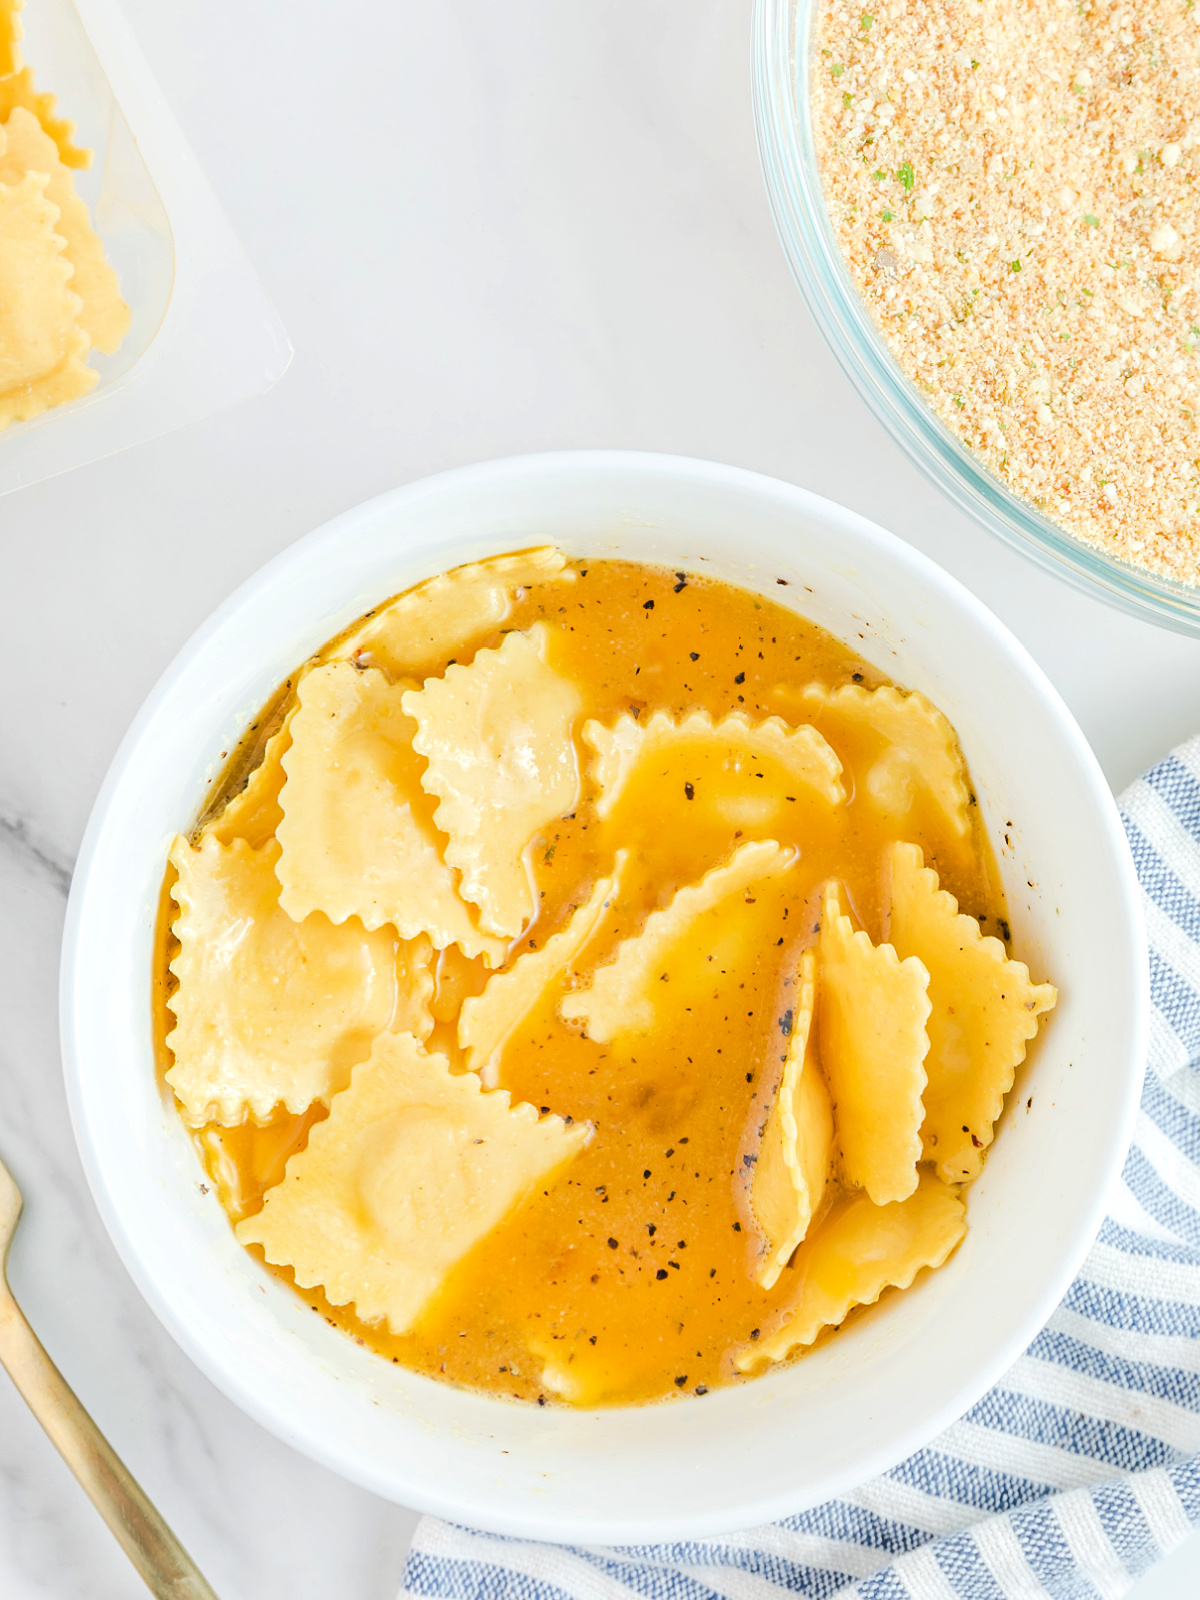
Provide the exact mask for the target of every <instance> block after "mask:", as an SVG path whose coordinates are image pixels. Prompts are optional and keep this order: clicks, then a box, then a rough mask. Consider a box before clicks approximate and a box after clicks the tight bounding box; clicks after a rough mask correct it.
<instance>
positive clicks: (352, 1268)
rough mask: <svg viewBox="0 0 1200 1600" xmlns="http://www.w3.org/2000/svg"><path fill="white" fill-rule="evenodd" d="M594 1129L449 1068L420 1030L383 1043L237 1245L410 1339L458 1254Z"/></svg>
mask: <svg viewBox="0 0 1200 1600" xmlns="http://www.w3.org/2000/svg"><path fill="white" fill-rule="evenodd" d="M591 1132H592V1130H591V1127H590V1125H589V1124H586V1123H574V1124H572V1125H571V1126H568V1125H567V1124H565V1123H564V1122H563V1120H562V1118H560V1117H555V1116H547V1117H541V1118H539V1116H538V1113H537V1111H536V1110H535V1109H534V1107H533V1106H530V1105H516V1106H514V1105H511V1104H510V1101H509V1095H508V1092H507V1090H504V1089H495V1090H490V1091H489V1090H486V1089H484V1088H483V1086H482V1084H481V1083H480V1081H479V1079H478V1077H477V1076H476V1075H475V1074H474V1073H471V1072H468V1073H457V1074H455V1073H452V1072H451V1071H450V1064H449V1062H448V1061H447V1060H446V1058H445V1056H443V1055H437V1054H427V1053H426V1051H425V1050H424V1049H423V1048H422V1046H421V1045H420V1043H419V1042H418V1041H417V1040H416V1039H415V1038H413V1036H412V1035H411V1034H406V1033H399V1034H395V1033H388V1034H382V1035H380V1037H379V1038H378V1039H377V1040H376V1042H375V1048H374V1050H373V1051H372V1053H371V1056H370V1058H369V1060H367V1061H364V1062H362V1063H361V1064H360V1065H358V1066H356V1067H355V1069H354V1074H353V1077H352V1079H351V1082H350V1087H349V1088H348V1089H345V1090H344V1091H343V1092H342V1093H341V1094H339V1095H336V1096H335V1097H334V1100H333V1105H332V1108H331V1110H330V1113H329V1117H328V1119H327V1120H326V1121H325V1122H321V1123H318V1124H317V1125H316V1126H315V1127H314V1128H313V1130H312V1132H311V1134H310V1135H309V1139H308V1145H307V1148H306V1149H305V1150H304V1151H302V1152H301V1154H299V1155H296V1156H293V1157H292V1159H291V1160H290V1161H289V1162H288V1164H287V1172H286V1175H285V1177H284V1179H283V1182H282V1183H280V1184H277V1185H276V1186H275V1188H273V1189H269V1190H268V1191H267V1195H266V1199H265V1201H264V1203H263V1208H262V1210H261V1211H260V1212H258V1213H257V1214H256V1215H255V1216H253V1217H247V1218H245V1219H243V1221H241V1222H239V1223H238V1225H237V1229H236V1232H237V1236H238V1238H239V1240H240V1241H241V1242H242V1243H243V1244H257V1245H261V1247H262V1249H263V1253H264V1254H265V1256H266V1258H267V1260H268V1261H270V1262H272V1263H273V1264H274V1265H276V1266H288V1267H291V1269H292V1271H293V1273H294V1275H295V1279H296V1282H297V1284H299V1285H300V1287H301V1288H304V1289H311V1288H314V1287H316V1286H317V1285H320V1286H321V1288H323V1289H324V1291H325V1294H326V1296H327V1297H328V1299H329V1300H330V1301H331V1302H332V1304H334V1305H337V1306H341V1305H347V1304H353V1306H354V1308H355V1312H356V1314H357V1315H358V1316H359V1317H360V1318H361V1319H362V1321H364V1322H384V1323H386V1324H387V1327H388V1329H389V1330H390V1331H391V1332H392V1333H393V1334H401V1333H406V1332H407V1331H408V1330H409V1329H410V1328H411V1327H412V1326H413V1324H414V1323H415V1322H416V1321H417V1319H418V1318H419V1317H420V1315H421V1312H422V1311H423V1309H424V1308H425V1306H426V1305H427V1304H428V1303H429V1301H430V1300H431V1299H432V1298H433V1296H434V1295H435V1294H436V1293H437V1291H438V1289H439V1287H440V1286H441V1284H442V1283H443V1282H444V1281H445V1279H446V1277H447V1275H448V1274H449V1273H450V1271H451V1270H452V1268H453V1267H454V1266H455V1265H456V1264H457V1263H458V1262H459V1261H460V1260H461V1259H462V1258H463V1256H465V1255H466V1254H467V1252H468V1251H469V1250H470V1249H472V1248H473V1246H475V1245H476V1244H478V1242H479V1241H480V1240H481V1239H482V1238H483V1237H484V1236H485V1235H486V1234H488V1233H490V1232H491V1230H492V1229H493V1228H495V1227H496V1226H497V1225H498V1224H499V1223H501V1222H502V1221H503V1220H504V1218H505V1217H506V1216H508V1215H509V1214H510V1213H511V1212H512V1211H514V1210H515V1209H516V1208H517V1206H519V1205H520V1204H521V1202H522V1201H523V1200H524V1199H525V1198H526V1196H527V1195H529V1194H530V1193H531V1192H532V1191H533V1190H534V1189H535V1188H537V1187H538V1186H539V1185H548V1184H550V1183H551V1182H553V1181H554V1179H555V1178H556V1177H557V1176H558V1174H559V1173H560V1172H561V1171H562V1169H563V1168H564V1167H565V1166H566V1165H567V1163H568V1162H569V1161H570V1160H571V1159H572V1158H573V1157H574V1156H576V1155H577V1154H578V1153H579V1151H580V1150H582V1149H583V1147H584V1145H585V1144H586V1143H587V1142H588V1140H589V1139H590V1138H591Z"/></svg>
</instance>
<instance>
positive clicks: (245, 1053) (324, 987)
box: [167, 836, 432, 1125]
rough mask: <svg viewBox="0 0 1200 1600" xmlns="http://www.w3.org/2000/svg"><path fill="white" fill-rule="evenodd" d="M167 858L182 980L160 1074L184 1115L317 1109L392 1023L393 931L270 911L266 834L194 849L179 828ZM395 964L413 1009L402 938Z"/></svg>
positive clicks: (411, 964)
mask: <svg viewBox="0 0 1200 1600" xmlns="http://www.w3.org/2000/svg"><path fill="white" fill-rule="evenodd" d="M170 860H171V864H172V865H173V866H174V868H175V870H176V871H177V873H178V874H179V879H178V882H177V883H176V885H175V887H174V889H173V890H172V893H173V895H174V898H175V902H176V904H177V905H178V907H179V915H178V917H177V918H176V920H175V923H174V931H175V934H176V937H177V938H178V939H179V942H180V946H181V948H180V950H179V953H178V954H177V955H176V957H175V959H174V960H173V961H172V962H171V971H172V972H173V973H174V974H175V976H176V977H177V978H178V979H179V988H178V989H177V990H176V992H175V994H174V995H172V996H171V998H170V999H169V1000H168V1001H167V1004H168V1006H169V1007H170V1008H171V1010H172V1011H173V1012H174V1013H175V1017H176V1025H175V1027H174V1029H173V1030H172V1032H171V1033H170V1034H169V1035H168V1036H167V1042H168V1044H169V1045H170V1047H171V1050H172V1052H173V1053H174V1057H175V1064H174V1066H172V1067H171V1068H170V1070H169V1071H168V1073H167V1082H168V1083H169V1084H170V1085H171V1088H172V1089H173V1090H174V1091H175V1095H176V1097H177V1099H178V1100H179V1102H180V1104H181V1105H182V1107H183V1110H184V1114H185V1116H186V1117H187V1118H188V1120H189V1121H190V1122H192V1123H193V1124H196V1125H199V1124H201V1123H204V1122H206V1121H217V1122H221V1123H223V1124H226V1125H233V1124H236V1123H239V1122H241V1121H242V1120H243V1119H244V1118H245V1117H246V1116H247V1114H248V1115H250V1116H251V1117H254V1118H255V1119H256V1120H258V1121H265V1120H266V1119H267V1118H268V1117H269V1116H270V1115H271V1113H272V1112H273V1111H274V1110H275V1108H276V1107H277V1106H280V1105H282V1106H285V1107H286V1108H287V1109H288V1110H289V1111H292V1112H301V1111H305V1110H307V1109H308V1107H309V1106H310V1105H312V1104H313V1102H314V1101H320V1102H321V1103H322V1104H326V1105H327V1104H328V1103H329V1097H330V1095H331V1094H333V1093H334V1092H335V1091H336V1090H338V1089H340V1088H342V1087H343V1086H344V1085H345V1083H346V1082H347V1080H348V1078H349V1075H350V1068H351V1066H352V1065H353V1064H354V1063H355V1062H356V1061H361V1060H363V1058H364V1057H365V1056H366V1055H367V1054H368V1053H369V1051H370V1048H371V1042H372V1040H373V1039H374V1038H375V1036H376V1035H377V1034H378V1033H379V1032H380V1031H381V1030H382V1029H384V1028H386V1027H388V1026H389V1024H390V1023H391V1022H392V1019H393V1014H394V1012H395V1011H396V1007H397V1002H398V981H399V974H398V970H397V951H396V940H395V937H394V934H393V931H392V930H391V929H390V928H389V929H386V930H385V931H383V932H379V933H368V932H367V931H366V929H364V928H363V927H362V926H361V924H360V923H358V922H356V921H350V922H347V923H346V924H345V925H344V926H342V927H334V926H333V924H332V923H330V922H329V921H328V920H327V919H326V918H325V917H323V916H321V915H320V914H319V913H316V914H314V915H313V916H311V917H308V918H307V919H306V920H305V921H304V922H301V923H296V922H293V921H292V919H291V918H290V917H288V916H287V915H285V913H284V912H283V911H281V910H280V908H279V882H278V880H277V878H276V876H275V866H276V863H277V862H278V860H279V845H278V844H277V843H276V842H275V841H274V840H272V841H270V842H269V843H267V844H265V845H264V846H263V847H262V848H261V849H260V850H252V849H251V848H250V846H249V845H248V844H247V843H246V842H245V840H243V839H235V840H234V841H233V843H232V844H230V845H223V844H221V843H219V842H218V841H217V840H216V839H214V838H211V837H210V838H206V839H204V840H203V841H202V842H201V846H200V848H199V850H193V849H192V848H191V847H190V845H189V844H188V842H187V840H186V839H184V838H183V837H182V836H181V837H180V838H178V839H176V841H175V843H174V845H173V846H172V848H171V854H170ZM425 952H426V953H425V963H424V965H425V973H426V986H425V987H424V993H425V997H426V1000H427V999H428V996H429V993H430V988H429V987H428V985H429V984H430V983H431V980H430V979H429V974H428V967H429V954H430V953H429V950H428V946H427V945H426V946H425ZM402 969H403V974H404V977H405V980H406V1002H405V1003H406V1005H408V1006H410V1007H411V1005H412V1004H413V1001H412V1000H411V999H408V998H407V996H408V995H411V994H414V992H415V996H416V997H418V998H417V1001H416V1003H417V1004H418V1005H419V994H420V992H421V989H422V985H421V984H420V981H419V977H418V972H419V969H420V956H419V953H417V952H413V951H412V950H411V947H409V949H408V951H407V952H406V953H405V955H404V957H403V959H402ZM409 1014H412V1013H411V1011H410V1013H409ZM429 1020H430V1022H431V1021H432V1019H429Z"/></svg>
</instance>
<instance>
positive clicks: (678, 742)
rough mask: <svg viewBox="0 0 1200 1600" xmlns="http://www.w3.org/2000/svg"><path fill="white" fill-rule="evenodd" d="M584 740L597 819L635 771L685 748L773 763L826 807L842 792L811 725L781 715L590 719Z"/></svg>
mask: <svg viewBox="0 0 1200 1600" xmlns="http://www.w3.org/2000/svg"><path fill="white" fill-rule="evenodd" d="M583 741H584V743H585V744H586V745H587V746H588V747H589V749H591V750H592V751H593V753H594V760H593V761H592V765H591V778H592V781H593V782H594V783H595V785H596V787H597V788H598V789H599V794H598V795H597V798H596V815H597V816H598V817H600V818H601V819H603V818H605V817H608V816H609V815H611V813H612V811H613V809H614V807H615V806H616V805H617V803H618V801H619V800H620V798H621V795H622V794H623V792H624V790H625V787H626V785H627V784H628V782H629V780H630V778H631V777H632V776H633V773H634V771H635V770H636V769H637V768H638V767H639V766H640V765H641V764H642V763H643V762H648V761H651V760H654V759H656V758H662V757H666V758H667V759H670V757H671V756H672V755H673V754H675V753H676V752H678V751H681V750H683V749H686V747H687V746H688V745H691V744H700V745H703V746H706V747H708V748H709V749H715V750H718V751H719V750H722V749H723V750H725V751H726V752H727V755H728V757H731V758H734V759H737V758H740V757H743V756H753V757H755V758H756V759H760V758H766V759H767V760H770V761H776V762H778V763H779V764H780V765H781V766H783V767H785V768H786V769H787V771H788V772H789V773H790V774H791V775H792V777H794V778H795V780H796V782H797V784H799V785H800V786H801V787H802V788H808V789H811V790H813V791H814V792H815V793H816V794H818V795H819V796H820V797H821V799H823V800H825V801H826V802H827V803H828V804H829V805H831V806H836V805H841V804H842V803H843V801H844V800H845V798H846V790H845V787H844V786H843V784H842V781H841V772H842V763H841V762H840V761H839V759H838V757H837V755H836V754H835V752H834V751H833V749H832V748H831V746H830V745H829V743H828V741H827V740H826V739H825V737H824V735H822V734H820V733H818V732H817V730H816V728H814V727H813V726H812V725H811V723H803V724H802V725H801V726H800V727H798V728H793V727H789V725H788V724H787V723H786V722H785V721H784V720H783V718H782V717H767V718H765V719H764V720H762V721H760V722H752V721H751V719H750V718H749V717H748V716H747V715H746V713H745V712H744V711H732V712H730V713H729V715H728V716H726V717H722V718H721V720H720V721H719V722H714V721H713V719H712V717H711V715H710V714H709V713H708V712H707V711H692V712H689V713H688V715H687V716H686V717H682V718H680V719H678V720H676V719H675V718H674V717H672V716H671V715H670V714H669V713H668V712H666V711H656V712H654V714H653V715H652V716H650V717H647V718H646V720H645V721H644V722H642V721H640V720H639V719H638V718H637V717H633V716H630V715H629V714H628V713H627V712H626V713H624V714H622V715H621V716H619V717H618V718H617V720H616V721H615V722H614V723H613V725H612V726H611V727H606V726H605V724H604V723H602V722H598V721H596V720H594V719H593V720H592V721H590V722H588V723H586V724H585V725H584V729H583Z"/></svg>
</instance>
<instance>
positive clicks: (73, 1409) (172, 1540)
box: [0, 1277, 217, 1600]
mask: <svg viewBox="0 0 1200 1600" xmlns="http://www.w3.org/2000/svg"><path fill="white" fill-rule="evenodd" d="M0 1365H3V1366H4V1367H6V1368H7V1369H8V1374H9V1376H10V1377H11V1378H12V1381H13V1382H14V1383H15V1384H16V1386H17V1388H18V1390H19V1391H20V1393H21V1395H22V1397H23V1399H24V1400H25V1402H26V1404H27V1405H28V1407H29V1409H30V1410H31V1411H32V1412H33V1414H34V1416H35V1417H36V1418H37V1419H38V1421H39V1422H40V1423H41V1425H42V1427H43V1428H45V1430H46V1432H47V1433H48V1434H49V1435H50V1438H51V1440H52V1441H53V1443H54V1445H55V1447H56V1448H57V1450H58V1453H59V1455H61V1456H62V1458H63V1460H64V1461H65V1462H66V1463H67V1465H68V1466H69V1467H70V1469H71V1471H72V1472H73V1473H74V1474H75V1476H76V1477H77V1478H78V1479H79V1482H80V1483H81V1484H82V1485H83V1487H84V1489H85V1490H86V1492H87V1494H88V1495H89V1497H90V1499H91V1501H92V1504H93V1505H94V1506H95V1507H96V1510H97V1511H98V1512H99V1513H100V1515H101V1516H102V1517H103V1518H104V1520H105V1522H107V1523H108V1525H109V1527H110V1528H111V1529H112V1531H113V1533H114V1534H115V1535H116V1537H117V1539H118V1541H119V1542H120V1545H121V1547H122V1549H123V1550H124V1551H125V1554H126V1555H127V1556H128V1557H129V1559H130V1561H132V1562H133V1564H134V1566H135V1567H136V1568H137V1570H138V1571H139V1572H140V1573H141V1575H142V1577H143V1578H144V1579H145V1581H146V1583H147V1585H148V1586H149V1588H150V1591H151V1593H152V1594H154V1595H157V1596H158V1597H159V1600H217V1597H216V1595H215V1594H214V1593H213V1591H212V1590H211V1589H210V1588H209V1586H208V1584H207V1583H206V1582H205V1581H204V1578H203V1577H202V1576H201V1574H200V1571H199V1569H198V1568H197V1567H196V1564H195V1563H194V1562H193V1560H192V1558H191V1557H190V1556H189V1555H188V1553H187V1551H186V1550H185V1549H184V1548H183V1546H182V1545H181V1544H180V1543H179V1540H178V1539H177V1538H176V1537H175V1535H174V1534H173V1533H172V1532H171V1530H170V1528H168V1527H167V1525H166V1523H165V1522H164V1521H163V1519H162V1518H161V1517H160V1516H159V1514H158V1512H157V1511H156V1510H155V1509H154V1507H153V1506H152V1505H151V1504H150V1502H149V1500H147V1498H146V1496H145V1494H143V1492H142V1490H141V1488H140V1487H139V1485H138V1483H137V1482H136V1480H135V1479H134V1477H133V1475H132V1474H131V1473H130V1471H129V1469H128V1468H127V1467H126V1466H125V1463H124V1462H123V1461H122V1460H121V1459H120V1457H119V1456H118V1455H117V1453H116V1451H115V1450H114V1449H113V1447H112V1446H111V1445H110V1444H109V1442H108V1440H107V1439H106V1438H105V1437H104V1435H103V1434H102V1433H101V1432H100V1429H99V1428H98V1427H97V1426H96V1424H95V1423H94V1422H93V1421H92V1419H91V1417H89V1416H88V1414H87V1412H86V1411H85V1410H84V1409H83V1407H82V1406H81V1405H80V1403H79V1401H78V1400H77V1399H76V1397H75V1394H74V1392H73V1391H72V1389H71V1387H70V1385H69V1384H68V1383H67V1380H66V1379H65V1378H64V1377H63V1375H62V1373H61V1372H60V1371H59V1370H58V1368H57V1367H56V1366H55V1365H54V1363H53V1361H51V1359H50V1357H49V1356H48V1355H47V1354H46V1352H45V1350H44V1349H43V1348H42V1344H41V1340H40V1339H39V1338H38V1336H37V1334H36V1333H34V1331H33V1329H32V1328H31V1327H30V1326H29V1324H28V1322H26V1320H25V1317H24V1315H23V1313H22V1311H21V1308H20V1306H19V1305H18V1304H17V1302H16V1301H15V1300H14V1299H13V1297H12V1294H11V1292H10V1291H9V1289H8V1286H7V1284H5V1282H4V1279H3V1277H0Z"/></svg>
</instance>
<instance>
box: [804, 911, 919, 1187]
mask: <svg viewBox="0 0 1200 1600" xmlns="http://www.w3.org/2000/svg"><path fill="white" fill-rule="evenodd" d="M818 949H819V960H820V965H819V970H818V976H817V996H818V999H817V1021H818V1029H819V1040H820V1050H821V1064H822V1066H823V1067H824V1069H825V1075H826V1078H827V1080H828V1083H829V1092H830V1095H831V1096H832V1099H833V1108H834V1114H835V1122H836V1128H837V1144H838V1148H839V1156H840V1164H841V1172H842V1176H843V1178H844V1179H845V1181H846V1183H848V1184H850V1185H852V1186H854V1187H857V1188H863V1189H865V1190H866V1191H867V1193H868V1194H869V1195H870V1197H871V1199H872V1200H873V1201H874V1202H875V1204H876V1205H885V1204H887V1203H888V1202H889V1201H892V1200H903V1199H905V1198H906V1197H907V1196H908V1195H910V1194H911V1193H912V1192H913V1190H914V1189H915V1188H916V1186H917V1162H918V1161H919V1160H920V1157H921V1136H920V1127H921V1123H922V1120H923V1119H924V1108H923V1106H922V1103H921V1095H922V1092H923V1090H924V1088H925V1067H924V1061H925V1057H926V1055H927V1054H928V1052H929V1035H928V1034H927V1033H926V1031H925V1023H926V1021H927V1020H928V1018H929V1012H930V1003H929V996H928V993H927V991H928V988H929V973H928V971H927V970H926V968H925V967H924V965H923V964H922V962H921V961H920V960H919V959H918V958H917V957H916V956H909V957H908V958H907V959H906V960H904V961H899V960H897V957H896V952H895V951H894V950H893V949H892V948H891V946H890V945H886V944H882V945H873V944H872V943H871V940H870V938H869V936H868V935H867V934H866V933H864V932H863V931H862V930H861V929H860V930H859V931H858V932H855V930H854V925H853V923H852V922H851V920H850V917H849V914H848V909H847V906H846V902H845V894H844V891H843V889H842V886H841V884H840V883H838V882H836V880H831V881H830V882H829V883H828V884H826V886H825V894H824V900H823V905H822V910H821V935H820V942H819V947H818Z"/></svg>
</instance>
